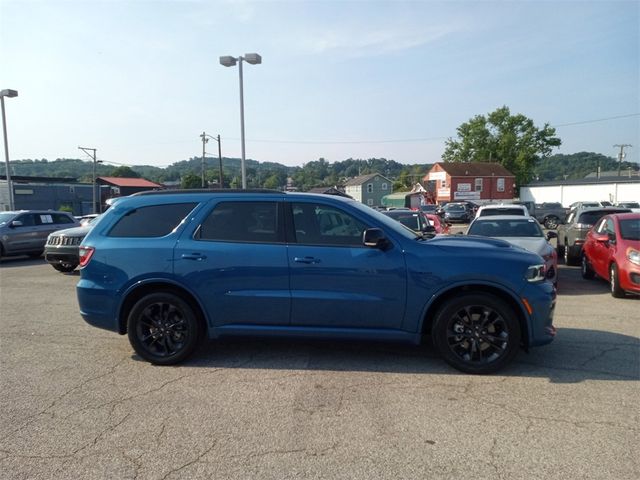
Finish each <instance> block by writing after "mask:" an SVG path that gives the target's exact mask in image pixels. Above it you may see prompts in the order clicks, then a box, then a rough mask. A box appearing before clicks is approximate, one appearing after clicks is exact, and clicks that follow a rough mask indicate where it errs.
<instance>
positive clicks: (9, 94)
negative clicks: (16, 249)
mask: <svg viewBox="0 0 640 480" xmlns="http://www.w3.org/2000/svg"><path fill="white" fill-rule="evenodd" d="M17 96H18V91H17V90H10V89H7V90H2V91H0V103H2V133H3V134H4V160H5V162H6V163H5V167H6V169H7V187H8V188H9V210H13V209H14V207H15V204H14V201H13V185H12V184H11V166H10V165H9V142H8V140H7V119H6V117H5V115H4V97H9V98H13V97H17Z"/></svg>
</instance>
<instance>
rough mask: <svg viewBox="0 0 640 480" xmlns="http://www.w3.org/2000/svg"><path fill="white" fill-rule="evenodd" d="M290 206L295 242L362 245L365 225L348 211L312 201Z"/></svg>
mask: <svg viewBox="0 0 640 480" xmlns="http://www.w3.org/2000/svg"><path fill="white" fill-rule="evenodd" d="M291 208H292V212H293V223H294V227H295V231H296V242H298V243H309V244H314V245H358V246H362V233H363V232H364V231H365V230H366V228H367V227H366V225H365V224H363V223H362V222H360V221H359V220H357V219H355V218H354V217H352V216H351V215H349V214H348V213H346V212H344V211H342V210H338V209H337V208H334V207H328V206H325V205H318V204H313V203H294V204H292V206H291Z"/></svg>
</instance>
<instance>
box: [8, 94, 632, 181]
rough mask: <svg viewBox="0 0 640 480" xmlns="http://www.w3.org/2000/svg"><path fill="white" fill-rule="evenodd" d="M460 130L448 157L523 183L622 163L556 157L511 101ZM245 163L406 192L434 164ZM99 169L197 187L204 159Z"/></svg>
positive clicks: (65, 169)
mask: <svg viewBox="0 0 640 480" xmlns="http://www.w3.org/2000/svg"><path fill="white" fill-rule="evenodd" d="M456 134H457V135H456V138H449V139H447V141H446V142H445V151H444V153H443V155H442V161H445V162H487V161H488V162H496V163H500V164H501V165H503V166H504V167H505V168H506V169H507V170H509V171H510V172H512V173H513V174H514V175H515V176H516V183H517V185H526V184H527V183H529V182H531V181H550V180H576V179H580V178H584V177H585V176H586V175H588V174H589V173H591V172H595V171H597V169H598V168H600V170H601V171H607V170H616V169H617V168H618V166H619V165H618V162H617V160H616V159H614V158H613V157H610V156H606V155H602V154H599V153H594V152H579V153H574V154H570V155H563V154H555V155H551V153H552V151H553V149H554V148H557V147H559V146H560V145H561V144H562V141H561V139H560V138H559V137H557V136H556V131H555V128H553V127H551V126H549V124H544V125H543V126H542V127H537V126H536V125H535V124H534V122H533V120H531V119H530V118H528V117H526V116H524V115H522V114H515V115H512V114H511V111H510V110H509V108H508V107H506V106H503V107H500V108H498V109H496V110H495V111H493V112H491V113H489V114H487V115H476V116H475V117H473V118H471V119H470V120H469V121H467V122H464V123H462V124H461V125H460V126H459V127H458V128H457V130H456ZM222 163H223V183H224V185H223V187H231V188H240V187H241V173H240V159H238V158H223V160H222ZM204 165H205V180H206V182H207V185H209V186H211V185H215V186H220V185H219V184H218V179H219V162H218V158H214V157H206V158H205V161H204ZM245 165H246V168H245V170H246V175H247V187H249V188H271V189H284V188H285V187H287V186H292V187H295V188H296V189H298V190H300V191H307V190H309V189H311V188H314V187H331V186H340V185H343V184H344V183H345V182H346V181H347V180H349V179H350V178H353V177H357V176H359V175H367V174H370V173H379V174H381V175H384V176H385V177H387V178H388V179H389V180H391V181H392V182H393V190H394V191H403V190H408V189H410V188H411V187H412V186H413V185H414V184H415V183H416V182H421V181H422V178H423V177H424V176H425V175H426V173H427V172H428V171H429V169H430V168H431V167H432V165H433V163H416V164H413V165H406V164H401V163H399V162H396V161H395V160H390V159H386V158H369V159H354V158H348V159H346V160H342V161H336V162H333V163H331V162H328V161H327V160H325V159H324V158H319V159H318V160H314V161H311V162H308V163H305V164H303V165H302V166H296V167H289V166H286V165H282V164H279V163H275V162H258V161H256V160H249V159H248V160H246V162H245ZM11 167H12V170H13V172H14V173H13V174H14V175H25V176H43V177H44V176H49V177H73V178H77V179H78V180H79V181H81V182H91V180H92V173H93V163H92V162H91V161H86V160H79V159H67V158H59V159H56V160H54V161H48V160H47V159H41V160H15V161H12V162H11ZM620 167H621V169H622V170H624V171H625V172H626V171H627V170H629V169H631V170H633V171H637V170H638V168H639V167H638V165H637V164H635V163H631V162H622V163H621V164H620ZM96 173H97V175H98V176H119V177H143V178H146V179H148V180H151V181H154V182H157V183H166V182H175V183H177V184H179V185H180V186H181V187H182V188H197V187H200V186H201V185H202V157H199V156H194V157H191V158H189V159H188V160H181V161H178V162H175V163H173V164H172V165H170V166H168V167H166V168H160V167H154V166H149V165H135V166H131V167H129V166H110V165H108V164H106V163H100V164H98V165H96Z"/></svg>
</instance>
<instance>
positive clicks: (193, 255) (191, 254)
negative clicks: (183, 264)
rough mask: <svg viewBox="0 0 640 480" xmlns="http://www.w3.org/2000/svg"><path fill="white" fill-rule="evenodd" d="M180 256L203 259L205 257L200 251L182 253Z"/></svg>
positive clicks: (189, 258)
mask: <svg viewBox="0 0 640 480" xmlns="http://www.w3.org/2000/svg"><path fill="white" fill-rule="evenodd" d="M182 258H183V259H185V260H197V261H201V260H205V259H206V258H207V256H206V255H202V254H201V253H183V254H182Z"/></svg>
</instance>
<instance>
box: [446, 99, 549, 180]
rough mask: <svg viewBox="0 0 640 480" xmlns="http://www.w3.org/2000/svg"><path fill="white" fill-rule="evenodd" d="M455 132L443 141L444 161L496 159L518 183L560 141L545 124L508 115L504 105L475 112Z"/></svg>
mask: <svg viewBox="0 0 640 480" xmlns="http://www.w3.org/2000/svg"><path fill="white" fill-rule="evenodd" d="M457 133H458V138H457V139H455V140H454V139H452V138H449V139H448V140H447V141H446V143H445V145H446V148H445V151H444V154H443V155H442V159H443V160H444V161H445V162H497V163H500V164H502V165H503V166H504V167H505V168H506V169H507V170H509V171H511V172H512V173H513V174H514V175H515V176H516V182H517V184H518V185H524V184H526V183H528V182H529V181H530V180H531V179H532V177H533V172H534V169H535V165H536V162H538V161H539V160H541V159H542V158H545V157H548V156H549V155H550V154H551V151H552V150H553V148H554V147H559V146H560V145H561V143H562V141H561V140H560V138H559V137H556V136H555V134H556V130H555V128H553V127H551V126H549V124H548V123H545V124H544V126H543V127H542V128H537V127H536V126H535V125H534V123H533V120H531V119H530V118H527V117H525V116H524V115H522V114H517V115H511V112H510V111H509V107H506V106H503V107H501V108H498V109H497V110H495V111H494V112H491V113H490V114H488V115H487V116H484V115H476V116H475V117H473V118H472V119H471V120H469V121H468V122H465V123H463V124H462V125H460V126H459V127H458V129H457Z"/></svg>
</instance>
